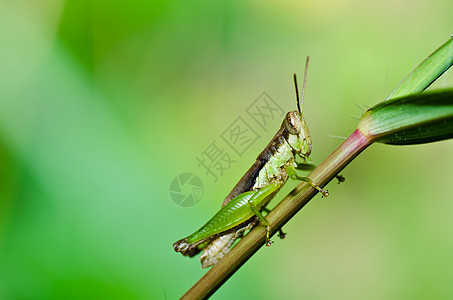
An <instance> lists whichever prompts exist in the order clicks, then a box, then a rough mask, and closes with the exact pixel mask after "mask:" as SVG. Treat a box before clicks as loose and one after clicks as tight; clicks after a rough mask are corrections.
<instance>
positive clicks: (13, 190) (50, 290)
mask: <svg viewBox="0 0 453 300" xmlns="http://www.w3.org/2000/svg"><path fill="white" fill-rule="evenodd" d="M452 11H453V2H452V1H450V0H433V1H408V0H405V1H397V2H395V1H390V0H384V1H358V0H347V1H333V0H322V1H280V2H278V3H277V2H273V1H256V0H255V1H254V0H251V1H198V0H195V1H191V2H186V1H137V0H133V1H127V2H111V1H87V0H77V1H76V0H69V1H55V0H42V1H27V0H24V1H12V0H0V176H1V181H0V205H1V206H0V298H1V299H165V298H167V299H175V298H178V297H180V296H181V295H182V294H183V293H184V292H185V291H186V290H187V289H188V288H189V287H190V286H191V285H193V284H194V283H195V282H196V281H197V280H198V279H199V278H200V277H201V276H202V275H203V274H204V273H205V271H204V270H201V269H200V264H199V261H198V259H197V258H193V259H189V258H187V257H183V256H182V255H180V254H177V253H175V252H174V251H173V249H172V244H173V242H175V241H176V240H178V239H180V238H182V237H185V236H186V235H188V234H190V233H192V231H194V230H195V229H197V228H198V227H199V226H200V225H202V224H203V223H204V222H205V221H206V220H207V219H208V218H209V217H210V216H211V215H212V214H213V213H214V212H215V211H216V210H218V208H219V207H220V204H221V202H222V201H223V199H224V197H225V196H226V194H227V193H228V192H229V191H230V190H231V188H232V187H233V186H234V184H235V183H236V182H237V180H238V179H239V178H240V177H241V176H242V174H243V173H244V172H245V171H246V170H247V169H248V168H249V166H250V165H251V164H252V163H253V161H254V159H255V157H256V156H257V154H258V153H259V152H260V151H261V150H262V148H264V146H265V145H266V144H267V143H268V141H269V140H270V138H271V137H272V136H273V134H274V133H275V131H276V130H277V128H278V127H279V125H280V122H281V119H280V117H277V118H276V119H275V120H273V121H272V123H271V124H269V126H268V127H267V128H265V129H263V128H260V127H258V126H256V124H253V121H251V119H249V118H248V115H247V113H246V110H247V108H248V107H249V106H250V105H251V104H252V103H253V101H254V100H255V99H257V98H258V97H259V96H260V95H261V94H262V93H263V92H267V93H268V94H269V96H271V97H272V99H274V100H275V101H276V102H278V104H279V106H280V107H281V108H282V109H284V110H285V111H288V110H294V109H295V97H294V89H293V83H292V78H291V76H292V73H294V72H297V73H298V74H299V77H300V80H301V78H302V75H303V69H304V63H305V57H306V56H307V55H310V67H309V76H308V85H307V91H306V98H305V107H304V114H305V117H306V119H307V121H308V124H309V126H310V130H311V135H312V137H313V143H314V149H313V154H312V156H311V157H312V159H313V160H314V161H315V162H320V161H322V160H323V158H324V157H325V156H326V155H328V154H329V153H330V152H331V151H332V150H333V149H334V148H335V147H336V146H337V145H338V144H340V142H341V138H338V137H346V136H347V135H349V134H350V133H351V132H352V131H353V130H354V127H355V126H356V124H357V119H356V118H357V117H359V116H360V115H361V113H362V110H361V109H359V108H358V107H357V106H356V105H358V106H362V107H365V108H366V107H367V106H372V105H374V104H376V103H378V102H380V101H382V100H384V99H385V96H386V95H387V94H389V92H390V91H391V90H392V89H393V88H394V87H395V86H396V85H397V84H398V82H399V81H400V80H401V79H403V77H404V76H405V75H406V74H407V73H408V72H409V71H410V70H411V69H413V67H415V65H416V64H418V63H419V62H420V61H421V60H422V59H423V58H424V57H426V56H427V55H428V54H429V53H431V52H432V51H434V50H435V49H436V48H437V47H438V46H440V45H441V44H442V43H444V42H445V41H446V40H447V39H448V38H450V35H451V34H452V33H453V31H452V30H453V19H452V17H451V12H452ZM451 74H452V72H451V71H450V72H448V73H446V74H444V76H442V77H441V78H440V79H439V80H438V81H437V83H436V84H435V86H434V87H433V88H442V87H453V76H452V75H451ZM238 117H242V118H243V119H244V120H246V121H247V122H249V124H250V126H255V127H254V129H255V130H256V133H257V134H258V135H259V136H260V138H259V139H258V140H257V141H256V142H255V143H254V144H253V145H252V146H251V147H250V148H248V149H247V151H245V153H244V155H242V156H239V155H236V154H235V153H234V152H232V151H231V149H228V146H227V145H226V144H225V143H224V142H222V139H221V134H222V133H223V132H224V131H225V130H226V129H227V128H228V126H230V125H231V123H232V122H233V121H234V120H236V119H237V118H238ZM212 142H216V143H218V145H219V146H220V147H222V148H223V150H224V151H229V152H231V153H230V154H231V158H232V159H233V160H235V162H234V163H232V164H231V166H230V168H228V170H226V171H225V172H224V173H223V174H222V175H221V176H219V177H218V180H217V181H216V182H215V181H214V180H213V177H212V176H209V174H208V175H207V174H206V172H205V170H204V169H203V168H202V167H200V166H198V162H197V160H196V158H197V157H200V156H201V155H202V153H203V152H204V151H205V150H206V149H207V147H208V146H209V145H210V144H211V143H212ZM452 154H453V143H452V142H451V141H443V142H439V143H434V144H427V145H418V146H407V147H395V146H386V145H373V146H372V147H370V148H369V149H367V150H366V151H365V152H363V153H362V154H361V155H360V156H359V157H358V158H357V159H356V160H355V161H353V162H352V163H351V164H350V165H349V166H348V167H347V168H346V169H345V170H344V171H343V172H342V174H343V175H344V176H345V177H346V182H345V183H343V184H341V185H337V184H336V183H331V184H330V185H329V186H328V189H329V191H330V194H331V196H329V197H328V198H325V199H321V197H319V196H318V197H316V198H315V199H313V201H312V202H311V203H310V204H309V205H307V206H306V207H305V208H304V209H303V210H302V211H301V213H300V214H298V215H297V216H296V217H294V218H293V219H292V220H291V222H290V223H289V224H287V226H285V227H284V229H285V231H286V232H287V233H288V236H287V238H286V239H285V240H283V241H280V240H278V239H276V242H275V244H274V245H273V246H272V247H270V248H268V249H262V251H259V252H258V253H257V254H256V255H255V256H254V257H253V258H252V259H251V260H250V261H249V262H247V263H246V265H244V266H243V268H241V269H240V270H239V271H238V272H237V273H236V274H235V275H234V276H233V277H232V278H231V279H230V280H229V281H228V282H227V283H226V284H225V285H224V286H222V287H221V288H220V290H219V291H218V292H217V293H216V294H215V295H214V297H213V298H214V299H232V298H246V297H247V298H251V299H277V298H280V299H282V298H283V299H451V298H453V285H452V280H453V255H452V253H453V231H452V230H451V229H452V227H453V217H452V216H453V201H452V200H453V196H452V195H453V185H452V181H453V175H452V174H453V173H452V169H453V155H452ZM185 172H190V173H194V174H196V175H198V176H199V177H200V179H201V180H202V182H203V185H204V193H203V197H202V199H201V201H200V202H199V203H198V204H196V205H194V206H191V207H181V206H178V205H176V204H175V203H174V202H173V201H172V200H171V198H170V195H169V186H170V183H171V181H172V180H173V178H175V176H177V175H178V174H181V173H185ZM295 185H296V183H294V182H291V183H289V184H288V185H287V187H286V189H285V190H284V191H283V192H281V193H280V195H279V196H280V197H279V199H281V198H282V196H283V195H284V193H285V191H289V190H290V189H291V188H293V187H294V186H295ZM275 202H277V201H274V203H273V204H275Z"/></svg>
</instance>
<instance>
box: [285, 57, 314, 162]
mask: <svg viewBox="0 0 453 300" xmlns="http://www.w3.org/2000/svg"><path fill="white" fill-rule="evenodd" d="M307 70H308V56H307V61H306V63H305V74H304V85H303V88H302V95H301V97H300V99H299V89H298V87H297V78H296V74H294V87H295V88H296V99H297V110H295V111H290V112H289V113H287V114H286V117H285V120H283V124H282V127H284V128H285V131H286V135H287V136H288V137H286V135H285V138H286V140H287V141H288V144H289V145H290V146H291V148H293V150H294V152H296V153H297V154H299V155H300V156H303V157H308V156H309V155H310V153H311V137H310V132H309V131H308V126H307V123H305V120H304V117H303V116H302V104H303V100H304V94H305V84H306V83H307ZM285 131H284V132H285Z"/></svg>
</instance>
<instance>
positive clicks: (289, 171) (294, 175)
mask: <svg viewBox="0 0 453 300" xmlns="http://www.w3.org/2000/svg"><path fill="white" fill-rule="evenodd" d="M299 165H311V164H299ZM286 174H288V176H289V178H291V179H292V180H301V181H305V182H308V183H309V184H310V185H311V186H312V187H313V188H315V189H316V190H318V191H319V192H320V193H321V194H322V195H323V196H324V197H327V196H329V192H328V191H327V190H323V189H322V188H321V187H320V186H319V185H317V184H316V183H315V182H314V181H313V180H311V179H310V178H308V177H302V176H299V175H298V174H297V172H296V168H295V167H294V166H291V165H289V166H287V167H286Z"/></svg>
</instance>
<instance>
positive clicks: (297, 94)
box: [293, 73, 302, 115]
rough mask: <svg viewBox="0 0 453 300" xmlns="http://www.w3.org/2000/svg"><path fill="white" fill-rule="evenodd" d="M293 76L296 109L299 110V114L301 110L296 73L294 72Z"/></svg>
mask: <svg viewBox="0 0 453 300" xmlns="http://www.w3.org/2000/svg"><path fill="white" fill-rule="evenodd" d="M293 76H294V87H295V88H296V99H297V109H298V110H299V114H301V115H302V111H301V109H300V100H299V88H298V87H297V77H296V73H294V74H293Z"/></svg>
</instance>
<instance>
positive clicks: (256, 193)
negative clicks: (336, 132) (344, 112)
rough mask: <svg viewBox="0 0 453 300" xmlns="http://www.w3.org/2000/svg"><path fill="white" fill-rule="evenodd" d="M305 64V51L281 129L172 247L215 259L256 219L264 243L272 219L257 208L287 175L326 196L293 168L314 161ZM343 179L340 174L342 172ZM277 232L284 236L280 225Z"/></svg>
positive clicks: (206, 263) (207, 263)
mask: <svg viewBox="0 0 453 300" xmlns="http://www.w3.org/2000/svg"><path fill="white" fill-rule="evenodd" d="M307 68H308V57H307V62H306V66H305V76H304V85H303V88H302V95H301V97H300V99H301V100H299V91H298V87H297V78H296V74H294V84H295V88H296V98H297V109H298V110H297V111H290V112H288V113H287V114H286V116H285V119H284V120H283V122H282V125H281V127H280V129H279V131H278V132H277V133H276V134H275V136H274V137H273V138H272V140H271V141H270V143H269V144H268V145H267V146H266V148H265V149H264V150H263V151H262V152H261V153H260V155H259V156H258V157H257V159H256V161H255V163H254V164H253V165H252V167H251V168H250V169H249V170H248V171H247V173H245V175H244V176H243V177H242V178H241V180H239V182H238V183H237V184H236V186H235V187H234V188H233V190H232V191H231V192H230V193H229V194H228V196H227V197H226V198H225V200H224V201H223V204H222V208H221V209H220V211H219V212H217V213H216V214H215V215H214V216H213V217H212V218H211V219H210V220H209V221H208V222H207V223H206V224H205V225H203V226H202V227H201V228H200V229H198V230H197V231H195V232H194V233H193V234H191V235H189V236H188V237H186V238H184V239H181V240H179V241H177V242H176V243H174V244H173V248H174V250H175V251H176V252H181V253H182V254H183V255H185V256H189V257H192V256H195V255H196V254H197V253H199V252H200V251H201V250H203V249H204V251H203V253H202V255H201V257H200V260H201V265H202V268H207V267H209V266H212V265H214V264H216V263H217V262H218V261H219V260H220V259H221V258H222V257H223V256H224V255H225V254H226V253H227V252H228V250H229V249H230V248H231V247H232V246H233V243H234V241H235V240H236V239H238V238H240V237H242V236H243V234H244V232H245V231H246V230H248V229H251V228H252V227H254V226H255V225H256V224H257V223H258V222H259V221H261V222H262V224H263V225H264V226H266V227H267V234H266V245H267V246H270V245H271V244H272V241H271V240H270V224H269V222H268V221H267V220H266V218H265V217H264V216H263V215H262V213H261V211H262V210H265V211H267V212H268V210H267V209H266V205H267V204H268V203H269V202H270V201H271V200H272V198H273V197H274V196H275V194H276V193H277V192H278V191H279V190H280V188H281V187H282V186H283V185H284V184H285V183H286V181H287V180H288V178H291V179H293V180H301V181H305V182H308V183H309V184H310V185H311V186H312V187H313V188H315V189H316V190H318V191H319V192H321V194H322V195H323V196H324V197H327V196H328V192H327V191H325V190H323V189H321V187H319V186H318V185H317V184H315V183H314V182H313V181H312V180H311V179H309V178H307V177H301V176H299V175H298V174H297V172H296V169H300V170H312V169H314V165H313V164H312V163H311V161H310V160H309V158H308V156H309V155H310V153H311V150H312V146H311V143H312V142H311V137H310V133H309V131H308V127H307V124H306V123H305V120H304V118H303V116H302V103H303V97H304V93H305V85H306V80H307ZM296 155H297V156H299V157H300V158H301V159H302V160H303V162H302V163H297V162H296ZM341 179H342V180H343V178H342V177H341ZM339 180H340V179H339ZM342 180H340V181H342ZM280 237H281V238H283V237H284V234H283V232H282V231H281V230H280Z"/></svg>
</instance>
